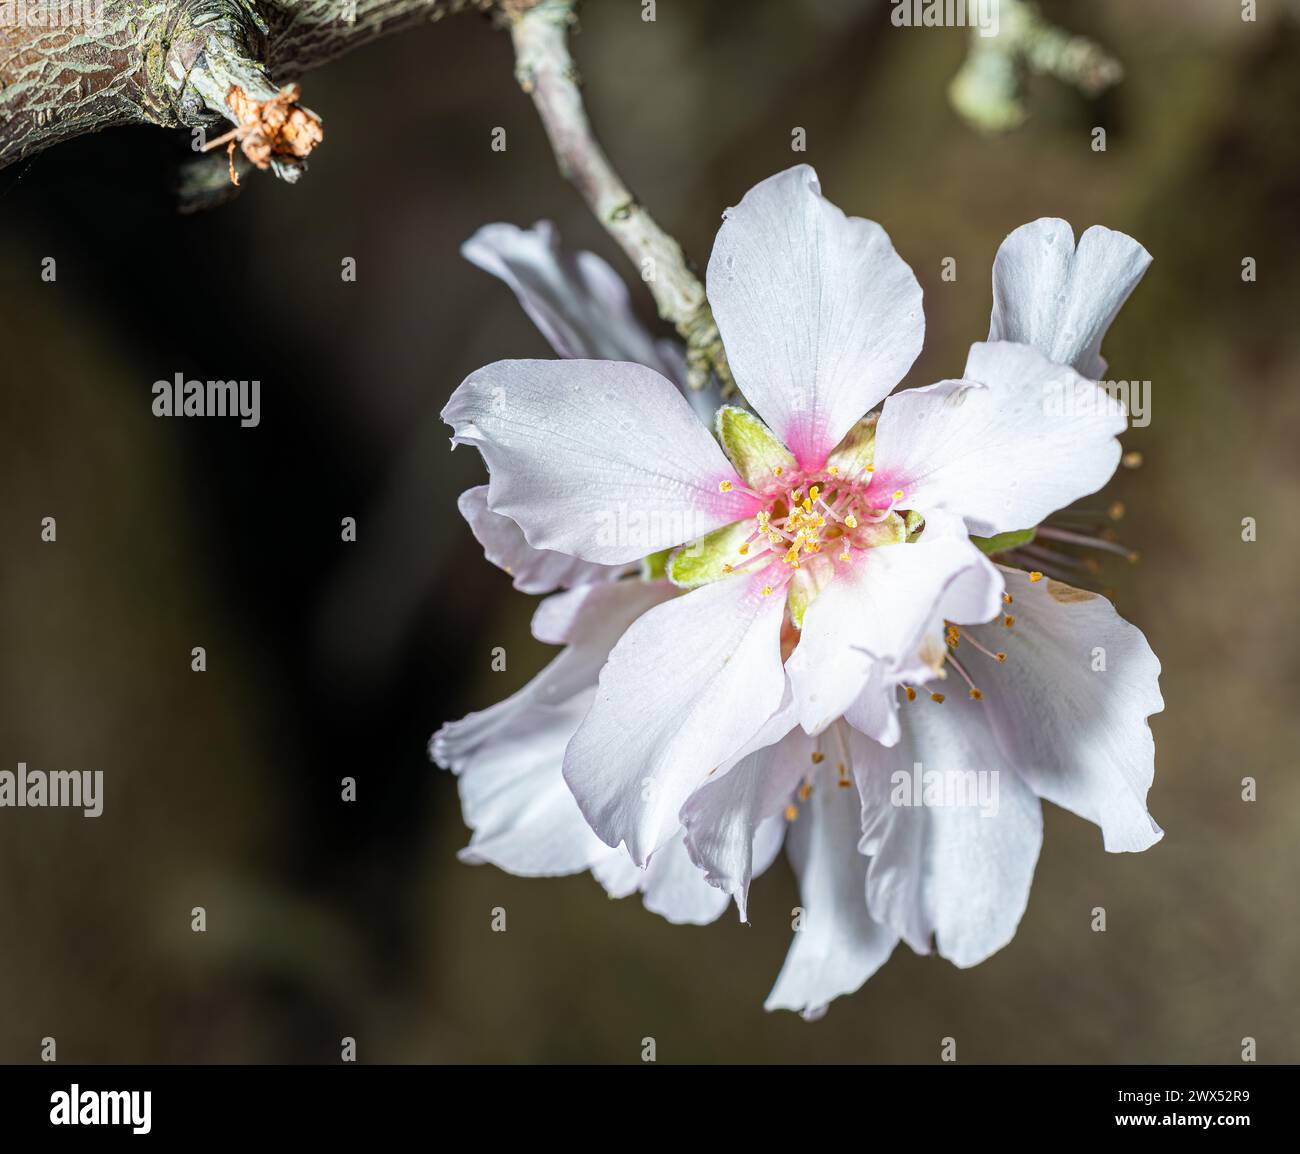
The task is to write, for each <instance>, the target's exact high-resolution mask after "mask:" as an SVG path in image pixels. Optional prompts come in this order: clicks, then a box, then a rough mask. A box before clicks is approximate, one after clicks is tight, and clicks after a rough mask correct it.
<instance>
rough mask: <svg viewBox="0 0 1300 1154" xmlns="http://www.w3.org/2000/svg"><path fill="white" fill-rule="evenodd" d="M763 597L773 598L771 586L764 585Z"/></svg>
mask: <svg viewBox="0 0 1300 1154" xmlns="http://www.w3.org/2000/svg"><path fill="white" fill-rule="evenodd" d="M763 596H764V597H771V596H772V586H770V585H764V586H763Z"/></svg>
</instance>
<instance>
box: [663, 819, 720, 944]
mask: <svg viewBox="0 0 1300 1154" xmlns="http://www.w3.org/2000/svg"><path fill="white" fill-rule="evenodd" d="M644 877H645V880H644V882H643V883H642V886H641V890H642V892H643V893H644V894H645V898H644V902H645V908H646V909H648V910H649V911H650V912H651V913H654V914H658V915H659V916H660V917H663V918H667V919H668V921H670V922H674V923H677V924H679V925H681V924H688V925H693V926H704V925H708V923H709V922H714V921H717V920H718V917H719V916H720V915H721V913H722V911H723V910H725V909H726V908H727V906H728V904H729V903H730V901H731V898H730V896H729V895H728V894H727V893H725V892H724V891H723V890H720V889H718V888H717V887H716V886H711V885H710V884H709V883H708V881H706V880H705V877H704V871H703V870H701V869H700V868H699V867H698V866H696V865H695V863H694V862H692V861H691V859H690V855H689V854H688V853H687V852H686V845H685V842H684V841H683V834H680V833H679V834H678V835H677V836H676V837H675V838H673V839H672V840H671V841H670V842H669V843H668V844H667V845H665V846H663V847H661V848H660V849H657V850H655V852H654V855H653V856H652V857H651V858H650V864H649V865H648V866H646V869H645V874H644Z"/></svg>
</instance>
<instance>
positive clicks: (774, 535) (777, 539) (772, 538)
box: [767, 529, 785, 545]
mask: <svg viewBox="0 0 1300 1154" xmlns="http://www.w3.org/2000/svg"><path fill="white" fill-rule="evenodd" d="M767 539H768V542H769V543H770V544H772V545H779V544H781V542H782V541H784V540H785V538H784V537H782V536H781V534H780V533H778V532H777V531H776V530H775V529H773V530H771V532H769V533H768V535H767Z"/></svg>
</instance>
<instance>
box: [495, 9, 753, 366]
mask: <svg viewBox="0 0 1300 1154" xmlns="http://www.w3.org/2000/svg"><path fill="white" fill-rule="evenodd" d="M575 7H576V0H541V2H540V3H538V4H537V5H536V6H535V7H532V8H530V9H528V10H527V11H524V12H522V13H520V14H519V15H517V16H516V17H514V19H512V21H511V24H510V31H511V36H512V38H513V40H514V46H515V62H516V69H515V74H516V77H517V78H518V80H519V85H520V87H521V88H522V89H523V90H524V91H525V92H526V93H528V95H529V96H531V97H532V100H533V104H534V105H535V106H536V107H537V112H538V114H539V115H540V116H541V118H542V125H543V127H544V128H545V129H546V135H547V137H548V138H549V140H550V142H551V148H552V150H553V151H554V153H555V158H556V160H557V161H558V163H559V166H560V172H561V173H562V174H563V175H564V176H565V178H566V179H568V180H569V181H570V182H571V183H572V184H573V186H574V187H575V188H576V189H577V190H578V192H579V193H581V195H582V198H583V200H585V201H586V202H587V205H588V207H589V208H590V209H591V211H592V212H593V213H594V214H595V216H596V219H597V220H598V221H599V222H600V223H601V225H602V226H603V227H604V229H605V230H606V231H607V232H608V233H609V234H610V236H612V237H613V238H614V240H615V241H617V242H618V245H619V247H620V248H622V250H623V251H624V252H625V253H626V254H627V255H628V257H629V258H630V259H631V261H632V262H633V263H634V264H635V265H636V266H637V267H638V268H639V269H640V270H641V273H642V277H643V279H645V281H646V285H647V287H648V288H649V289H650V292H651V295H652V296H653V297H654V300H655V304H656V305H657V306H658V309H659V315H660V316H661V317H663V319H664V320H666V321H668V322H669V323H671V324H672V325H674V326H675V327H676V329H677V331H678V333H679V334H681V336H682V338H683V340H685V342H686V362H687V367H688V370H689V374H690V384H691V387H692V388H696V389H701V388H703V387H704V386H705V385H706V384H707V383H708V380H709V374H710V373H716V374H717V377H718V381H719V383H720V384H721V385H722V387H723V389H724V390H725V391H730V390H731V389H733V388H734V385H733V383H732V379H731V370H730V368H729V367H728V365H727V358H726V353H725V352H724V351H723V348H722V338H721V337H720V336H719V335H718V326H717V324H716V323H715V322H714V319H713V311H712V310H711V309H710V308H709V302H708V300H707V299H706V297H705V294H704V285H703V284H701V283H700V278H699V277H698V276H696V275H695V273H694V272H693V271H692V270H691V267H690V265H689V264H688V263H687V261H686V257H685V255H684V254H683V252H682V247H681V245H679V244H678V243H677V241H676V240H674V239H673V238H672V237H671V236H669V235H668V234H667V233H666V232H664V230H663V229H662V228H660V227H659V225H658V224H656V223H655V220H654V218H653V217H652V216H651V215H650V213H649V212H647V211H646V209H645V206H644V205H642V204H640V203H639V202H638V201H637V199H636V197H635V196H633V195H632V193H631V191H629V189H628V187H627V185H626V184H624V182H623V179H622V178H621V177H620V176H619V175H618V173H617V172H615V170H614V166H613V165H612V164H611V163H610V161H609V158H608V157H607V156H606V155H605V151H604V149H602V148H601V146H600V143H599V142H598V141H597V140H596V136H595V133H594V132H593V131H592V128H591V122H590V121H589V120H588V118H587V110H586V107H585V105H584V104H583V99H582V92H581V90H580V88H579V80H578V73H577V69H576V68H575V66H574V63H573V57H572V56H571V55H570V54H569V29H570V26H571V25H572V24H573V23H574V19H575V16H574V9H575Z"/></svg>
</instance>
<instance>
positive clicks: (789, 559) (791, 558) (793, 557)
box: [785, 545, 799, 565]
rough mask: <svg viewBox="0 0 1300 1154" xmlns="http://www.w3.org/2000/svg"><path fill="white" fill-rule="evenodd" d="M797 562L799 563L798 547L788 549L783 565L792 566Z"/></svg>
mask: <svg viewBox="0 0 1300 1154" xmlns="http://www.w3.org/2000/svg"><path fill="white" fill-rule="evenodd" d="M798 561H799V546H798V545H796V546H795V547H794V548H793V549H790V550H788V551H787V552H786V555H785V563H786V564H787V565H794V564H797V563H798Z"/></svg>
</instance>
